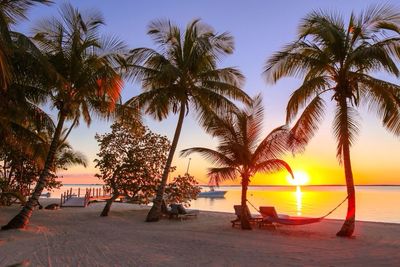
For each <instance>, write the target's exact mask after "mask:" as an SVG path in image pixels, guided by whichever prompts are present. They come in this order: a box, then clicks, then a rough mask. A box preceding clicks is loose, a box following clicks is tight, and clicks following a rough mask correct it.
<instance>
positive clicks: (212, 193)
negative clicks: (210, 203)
mask: <svg viewBox="0 0 400 267" xmlns="http://www.w3.org/2000/svg"><path fill="white" fill-rule="evenodd" d="M225 194H226V191H223V190H215V189H214V187H213V186H210V190H209V191H204V192H200V193H199V195H198V196H197V197H208V198H223V197H225Z"/></svg>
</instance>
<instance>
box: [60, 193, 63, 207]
mask: <svg viewBox="0 0 400 267" xmlns="http://www.w3.org/2000/svg"><path fill="white" fill-rule="evenodd" d="M63 196H64V194H61V199H60V207H61V206H62V204H63Z"/></svg>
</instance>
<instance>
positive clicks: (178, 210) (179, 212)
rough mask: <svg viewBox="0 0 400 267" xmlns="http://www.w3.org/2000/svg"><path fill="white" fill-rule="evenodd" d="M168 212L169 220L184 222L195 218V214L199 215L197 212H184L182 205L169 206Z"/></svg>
mask: <svg viewBox="0 0 400 267" xmlns="http://www.w3.org/2000/svg"><path fill="white" fill-rule="evenodd" d="M169 206H170V208H171V209H170V210H169V218H170V219H178V220H186V219H191V218H197V214H199V211H198V210H186V209H185V207H183V205H182V204H170V205H169Z"/></svg>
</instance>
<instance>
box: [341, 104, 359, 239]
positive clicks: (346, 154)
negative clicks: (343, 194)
mask: <svg viewBox="0 0 400 267" xmlns="http://www.w3.org/2000/svg"><path fill="white" fill-rule="evenodd" d="M339 104H340V109H341V113H342V115H341V116H342V119H341V121H342V122H343V123H344V124H343V125H346V127H345V128H344V129H343V131H344V133H343V135H344V136H346V137H347V138H344V140H343V147H342V149H343V151H342V152H343V165H344V175H345V178H346V187H347V196H348V200H347V215H346V220H345V221H344V223H343V225H342V228H341V229H340V231H339V232H337V233H336V235H337V236H341V237H351V236H352V235H353V232H354V228H355V218H356V194H355V189H354V180H353V171H352V170H351V160H350V141H349V136H350V134H349V129H348V127H347V125H348V123H347V122H348V120H349V117H348V106H347V100H346V98H344V97H342V98H341V99H340V100H339ZM343 125H342V127H343Z"/></svg>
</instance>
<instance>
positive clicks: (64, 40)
mask: <svg viewBox="0 0 400 267" xmlns="http://www.w3.org/2000/svg"><path fill="white" fill-rule="evenodd" d="M60 15H61V17H60V18H50V19H46V20H44V21H42V22H41V23H40V24H39V25H38V27H37V28H36V29H35V37H34V40H35V42H36V44H37V45H38V47H39V48H40V49H41V50H42V51H43V53H44V54H46V57H47V59H48V61H49V62H50V64H51V66H52V67H53V69H54V70H55V71H56V72H57V74H58V75H57V76H56V77H57V79H55V80H54V79H49V80H48V81H46V80H44V81H43V84H45V85H47V86H48V88H49V91H50V92H51V93H50V97H49V98H50V101H51V104H52V106H53V108H56V109H57V113H58V121H57V124H56V128H55V131H54V134H53V137H52V141H51V144H50V148H49V150H48V154H47V157H46V161H45V165H44V168H43V171H42V173H41V174H40V177H39V181H38V182H37V184H36V186H35V189H34V191H33V194H32V196H31V197H30V198H29V200H28V201H27V203H26V205H25V206H24V207H23V209H22V210H21V212H20V213H19V214H18V215H17V216H15V217H14V218H13V219H12V220H11V221H10V222H9V223H8V224H7V225H6V226H3V227H2V229H11V228H23V227H25V226H26V225H27V223H28V222H29V218H30V216H31V214H32V210H33V208H34V206H35V205H36V203H37V200H38V198H39V196H40V194H41V192H42V190H43V188H44V186H45V185H46V180H47V177H48V175H49V171H50V170H51V167H52V166H53V165H54V160H55V155H56V150H57V148H58V147H59V145H58V144H59V143H60V139H61V138H62V139H63V140H62V141H64V140H65V139H66V137H65V136H64V137H61V135H62V129H63V125H64V122H66V121H72V125H71V129H72V127H73V126H76V125H77V124H78V122H79V120H80V118H81V117H82V118H83V120H84V121H85V122H86V123H87V124H88V125H89V124H90V122H91V113H95V114H96V115H98V116H100V117H106V116H109V115H110V113H111V112H112V111H113V109H114V107H115V103H116V102H117V101H119V99H120V90H121V88H122V80H121V78H120V75H119V74H118V73H117V71H116V67H117V64H116V63H117V62H118V58H119V54H120V52H123V50H124V48H125V47H124V45H123V43H122V42H120V41H118V40H117V39H116V38H104V37H101V36H100V35H99V27H100V26H101V25H102V24H104V23H103V19H102V17H101V15H100V14H98V13H96V12H90V13H88V14H83V13H81V12H80V11H79V10H77V9H75V8H74V7H72V6H71V5H69V4H65V5H63V6H62V7H61V9H60ZM50 78H52V77H50ZM69 132H70V131H68V132H67V134H68V133H69Z"/></svg>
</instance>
